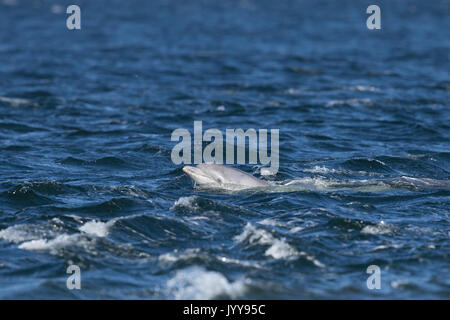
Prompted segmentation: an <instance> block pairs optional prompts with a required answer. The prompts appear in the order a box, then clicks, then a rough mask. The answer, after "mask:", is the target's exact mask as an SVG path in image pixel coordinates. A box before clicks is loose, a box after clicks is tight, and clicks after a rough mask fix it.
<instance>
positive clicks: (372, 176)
mask: <svg viewBox="0 0 450 320" xmlns="http://www.w3.org/2000/svg"><path fill="white" fill-rule="evenodd" d="M70 4H78V5H79V6H80V8H81V30H72V31H69V30H68V29H67V28H66V18H67V17H68V15H67V14H66V8H67V6H68V5H70ZM370 4H377V5H379V6H380V8H381V30H368V29H367V27H366V19H367V17H368V16H369V15H368V14H366V8H367V7H368V5H370ZM449 17H450V1H448V0H431V1H413V0H408V1H376V3H372V2H371V1H331V0H330V1H268V0H263V1H260V0H258V1H256V0H241V1H234V0H231V1H213V0H209V1H193V0H188V1H175V0H167V1H162V0H161V1H159V0H158V1H157V0H152V1H76V0H73V1H56V0H53V1H49V0H48V1H42V0H36V1H25V0H1V1H0V298H1V299H11V298H13V299H38V298H41V299H48V298H56V299H61V298H63V299H88V298H89V299H228V298H233V299H266V298H268V299H323V298H331V299H347V298H351V299H354V298H361V299H387V298H399V299H404V298H414V299H417V298H426V299H428V298H438V299H439V298H447V299H448V298H450V280H449V279H450V277H449V274H450V256H449V254H450V241H449V237H450V222H449V214H450V171H449V164H450V140H449V139H450V109H449V107H450V104H449V101H450V99H449V98H450V76H449V70H450V68H449V67H450V64H449V52H450V51H449V49H450V33H449V30H450V19H449ZM194 121H202V123H203V128H204V129H208V128H217V129H219V130H221V131H222V132H225V130H226V129H227V128H242V129H244V130H246V129H248V128H255V129H260V128H264V129H279V130H280V137H279V145H280V150H279V155H280V168H279V171H278V173H277V174H276V175H274V176H261V169H262V166H261V165H260V164H257V165H254V164H246V165H238V166H236V167H237V168H240V169H241V170H244V171H246V172H247V173H250V174H252V175H254V176H256V177H259V178H261V179H265V180H271V181H276V182H280V181H289V180H295V181H297V183H298V184H299V185H301V188H297V189H295V190H285V191H283V192H256V191H252V192H231V193H230V192H228V193H225V192H222V193H221V192H208V191H207V190H206V191H205V190H198V189H195V188H194V186H193V183H192V181H191V180H190V179H189V178H188V177H187V176H186V175H185V174H184V173H183V171H182V165H175V164H174V163H173V162H172V161H171V151H172V148H173V147H174V146H175V144H176V142H173V141H171V139H170V138H171V133H172V131H173V130H175V129H177V128H186V129H188V130H189V131H191V132H192V131H193V124H194ZM70 265H77V266H78V267H79V268H80V271H81V289H80V290H69V289H68V288H67V286H66V281H67V279H68V277H69V276H70V275H71V274H68V273H67V268H68V267H69V266H70ZM371 265H376V266H378V267H379V270H380V283H381V288H380V289H372V290H370V289H368V287H367V283H366V281H367V279H368V277H369V276H370V274H368V273H367V272H366V271H367V268H368V267H369V266H371Z"/></svg>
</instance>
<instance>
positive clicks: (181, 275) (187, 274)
mask: <svg viewBox="0 0 450 320" xmlns="http://www.w3.org/2000/svg"><path fill="white" fill-rule="evenodd" d="M167 290H168V291H169V295H170V296H172V297H173V298H175V299H177V300H185V299H193V300H206V299H214V298H215V299H236V298H238V297H240V296H242V295H243V294H245V292H246V290H247V281H246V280H245V279H241V280H236V281H229V280H228V279H227V278H226V277H225V276H224V275H223V274H221V273H220V272H216V271H208V270H206V269H204V268H202V267H198V266H193V267H189V268H187V269H183V270H179V271H177V272H176V274H175V276H174V277H173V278H171V279H170V280H169V281H168V282H167Z"/></svg>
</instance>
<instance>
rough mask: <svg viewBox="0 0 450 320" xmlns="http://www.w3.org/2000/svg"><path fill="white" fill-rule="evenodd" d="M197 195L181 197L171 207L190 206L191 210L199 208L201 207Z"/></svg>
mask: <svg viewBox="0 0 450 320" xmlns="http://www.w3.org/2000/svg"><path fill="white" fill-rule="evenodd" d="M196 200H197V197H196V196H189V197H181V198H179V199H178V200H177V201H175V203H174V204H173V206H172V207H171V208H170V209H172V210H173V209H175V208H188V209H191V210H197V209H199V207H198V205H197V203H196Z"/></svg>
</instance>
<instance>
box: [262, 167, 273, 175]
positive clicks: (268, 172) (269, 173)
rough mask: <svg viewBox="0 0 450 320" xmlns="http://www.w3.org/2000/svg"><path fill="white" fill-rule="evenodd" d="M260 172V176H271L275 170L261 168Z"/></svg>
mask: <svg viewBox="0 0 450 320" xmlns="http://www.w3.org/2000/svg"><path fill="white" fill-rule="evenodd" d="M260 173H261V175H262V176H273V175H275V174H276V172H275V171H274V170H273V169H270V168H261V170H260Z"/></svg>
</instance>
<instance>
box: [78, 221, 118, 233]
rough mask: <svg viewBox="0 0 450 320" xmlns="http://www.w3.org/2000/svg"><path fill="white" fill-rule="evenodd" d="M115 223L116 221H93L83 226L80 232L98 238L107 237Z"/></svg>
mask: <svg viewBox="0 0 450 320" xmlns="http://www.w3.org/2000/svg"><path fill="white" fill-rule="evenodd" d="M115 222H116V220H111V221H108V222H101V221H96V220H92V221H89V222H86V223H85V224H83V225H82V226H81V227H80V228H78V230H80V231H82V232H84V233H87V234H90V235H94V236H97V237H106V236H107V235H108V233H109V229H110V228H111V226H112V225H113V224H114V223H115Z"/></svg>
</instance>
